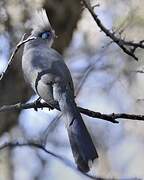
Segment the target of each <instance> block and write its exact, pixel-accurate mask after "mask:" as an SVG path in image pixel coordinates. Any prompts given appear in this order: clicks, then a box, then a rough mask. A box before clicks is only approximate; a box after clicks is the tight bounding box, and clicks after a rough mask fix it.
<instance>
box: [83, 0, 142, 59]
mask: <svg viewBox="0 0 144 180" xmlns="http://www.w3.org/2000/svg"><path fill="white" fill-rule="evenodd" d="M82 2H83V4H84V6H85V7H86V8H87V9H88V11H89V12H90V14H91V15H92V17H93V19H94V20H95V22H96V24H97V26H98V27H99V28H100V29H101V31H103V32H104V33H105V35H106V36H108V37H109V38H110V39H112V41H113V42H115V43H116V44H117V45H118V46H119V47H120V48H121V49H122V50H123V51H124V52H125V53H126V54H127V55H129V56H131V57H132V58H134V59H135V60H136V61H138V57H137V56H136V55H135V51H136V49H137V48H141V49H144V40H141V41H140V42H132V41H126V40H124V39H122V38H119V37H117V36H116V35H115V32H111V31H110V30H109V29H107V28H106V27H105V26H104V25H103V24H102V22H101V20H100V19H99V18H98V16H97V14H96V13H95V12H94V10H93V8H92V7H91V6H90V4H89V3H88V2H87V0H82Z"/></svg>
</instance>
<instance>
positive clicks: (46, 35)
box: [41, 32, 51, 39]
mask: <svg viewBox="0 0 144 180" xmlns="http://www.w3.org/2000/svg"><path fill="white" fill-rule="evenodd" d="M50 35H51V32H43V33H42V35H41V37H42V39H48V38H49V37H50Z"/></svg>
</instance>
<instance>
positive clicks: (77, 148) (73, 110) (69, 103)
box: [59, 94, 98, 172]
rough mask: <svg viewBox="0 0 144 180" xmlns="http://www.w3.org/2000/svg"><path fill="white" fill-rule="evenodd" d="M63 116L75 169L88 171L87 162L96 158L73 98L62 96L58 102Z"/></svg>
mask: <svg viewBox="0 0 144 180" xmlns="http://www.w3.org/2000/svg"><path fill="white" fill-rule="evenodd" d="M59 105H60V108H61V110H62V112H63V114H64V116H65V124H66V128H67V131H68V136H69V140H70V144H71V148H72V152H73V156H74V159H75V162H76V164H77V167H78V169H79V170H81V171H83V172H88V171H89V170H90V167H89V162H91V161H92V162H93V161H94V160H95V159H96V158H98V154H97V151H96V148H95V146H94V144H93V142H92V138H91V136H90V134H89V132H88V130H87V128H86V126H85V124H84V121H83V119H82V117H81V115H80V113H79V111H78V108H77V106H76V104H75V101H74V99H73V98H70V96H69V95H67V94H64V96H63V97H62V98H61V101H60V102H59Z"/></svg>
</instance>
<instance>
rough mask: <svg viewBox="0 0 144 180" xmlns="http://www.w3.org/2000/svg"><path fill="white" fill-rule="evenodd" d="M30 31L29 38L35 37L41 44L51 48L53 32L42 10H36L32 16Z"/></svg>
mask: <svg viewBox="0 0 144 180" xmlns="http://www.w3.org/2000/svg"><path fill="white" fill-rule="evenodd" d="M32 29H33V30H32V32H31V36H34V37H36V38H37V40H40V41H41V42H44V43H47V45H48V47H51V45H52V43H53V41H54V38H55V31H54V30H53V29H52V27H51V24H50V22H49V19H48V17H47V14H46V11H45V10H44V9H41V10H37V11H36V12H35V14H34V15H33V17H32Z"/></svg>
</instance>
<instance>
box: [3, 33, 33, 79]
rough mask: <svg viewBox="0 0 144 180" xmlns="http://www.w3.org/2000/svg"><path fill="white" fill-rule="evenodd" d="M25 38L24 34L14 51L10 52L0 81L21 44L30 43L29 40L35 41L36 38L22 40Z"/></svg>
mask: <svg viewBox="0 0 144 180" xmlns="http://www.w3.org/2000/svg"><path fill="white" fill-rule="evenodd" d="M25 36H26V34H24V35H23V36H22V38H21V40H20V42H19V43H18V44H17V45H16V47H15V49H14V51H13V52H12V54H11V56H10V58H9V60H8V64H7V67H6V68H5V70H4V71H3V72H2V73H1V75H0V80H2V78H3V76H4V74H5V73H6V71H7V69H8V68H9V66H10V65H11V63H12V60H13V59H14V56H15V54H16V53H17V51H18V50H19V48H20V47H21V46H22V45H23V44H25V43H27V42H28V41H31V40H34V39H36V37H28V38H27V39H25V40H24V38H25Z"/></svg>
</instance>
